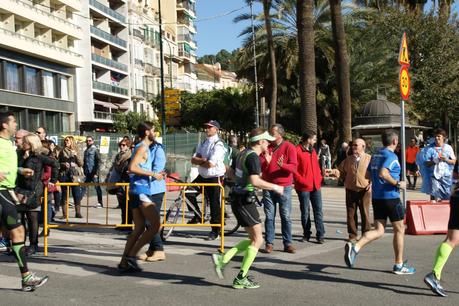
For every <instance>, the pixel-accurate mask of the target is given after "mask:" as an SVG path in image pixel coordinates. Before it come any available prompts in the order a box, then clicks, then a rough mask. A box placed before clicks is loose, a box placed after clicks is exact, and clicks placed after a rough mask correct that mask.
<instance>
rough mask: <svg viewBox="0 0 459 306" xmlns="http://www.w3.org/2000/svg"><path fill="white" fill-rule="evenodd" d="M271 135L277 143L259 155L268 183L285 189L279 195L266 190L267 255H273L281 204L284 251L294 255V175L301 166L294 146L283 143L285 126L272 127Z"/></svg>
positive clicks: (264, 201)
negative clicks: (277, 216) (276, 224)
mask: <svg viewBox="0 0 459 306" xmlns="http://www.w3.org/2000/svg"><path fill="white" fill-rule="evenodd" d="M269 133H270V134H271V136H273V137H274V138H275V139H276V140H274V141H273V142H272V143H271V145H270V146H269V148H268V152H265V153H262V154H261V155H260V162H261V170H262V173H263V175H262V178H263V179H264V180H265V181H268V182H269V183H272V184H277V185H280V186H283V187H284V193H283V194H282V195H279V194H276V193H275V192H273V191H270V190H263V207H264V211H265V216H266V219H265V240H266V247H265V250H264V252H265V253H271V252H272V251H273V244H274V236H275V232H276V230H275V227H274V223H275V222H274V219H275V217H276V208H277V207H276V206H277V204H279V213H280V216H281V227H282V240H283V242H284V251H285V252H288V253H295V248H294V247H293V245H292V219H291V218H290V214H291V212H292V184H293V173H294V172H295V171H296V166H297V164H298V162H297V159H296V150H295V146H294V145H293V144H291V143H290V142H288V141H286V140H284V138H283V136H284V134H285V131H284V128H283V127H282V125H280V124H274V125H272V126H271V128H270V132H269Z"/></svg>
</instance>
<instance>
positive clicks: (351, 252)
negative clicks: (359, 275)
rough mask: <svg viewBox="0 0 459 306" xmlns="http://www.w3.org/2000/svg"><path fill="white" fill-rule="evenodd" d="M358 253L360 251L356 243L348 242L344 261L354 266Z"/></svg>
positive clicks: (351, 266)
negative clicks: (356, 248) (356, 247)
mask: <svg viewBox="0 0 459 306" xmlns="http://www.w3.org/2000/svg"><path fill="white" fill-rule="evenodd" d="M358 254H359V253H358V252H357V251H356V250H355V243H352V242H348V243H346V246H345V247H344V261H345V262H346V265H347V266H348V267H349V268H353V267H354V265H355V260H356V259H357V255H358Z"/></svg>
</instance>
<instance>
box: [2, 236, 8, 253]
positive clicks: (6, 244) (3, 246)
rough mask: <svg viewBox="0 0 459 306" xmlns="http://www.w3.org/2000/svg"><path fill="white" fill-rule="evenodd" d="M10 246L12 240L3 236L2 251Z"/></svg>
mask: <svg viewBox="0 0 459 306" xmlns="http://www.w3.org/2000/svg"><path fill="white" fill-rule="evenodd" d="M9 247H10V240H9V239H6V238H3V237H1V238H0V252H5V251H7V250H8V248H9Z"/></svg>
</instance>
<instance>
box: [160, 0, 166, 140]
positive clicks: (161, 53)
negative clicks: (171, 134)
mask: <svg viewBox="0 0 459 306" xmlns="http://www.w3.org/2000/svg"><path fill="white" fill-rule="evenodd" d="M158 14H159V57H160V58H161V65H160V67H161V118H162V131H161V133H162V136H163V139H164V140H165V139H166V138H165V137H166V105H165V104H166V103H165V96H164V53H163V21H162V17H161V0H158Z"/></svg>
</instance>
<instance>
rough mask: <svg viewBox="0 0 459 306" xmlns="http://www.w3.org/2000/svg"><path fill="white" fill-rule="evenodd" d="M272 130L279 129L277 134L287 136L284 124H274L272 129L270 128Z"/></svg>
mask: <svg viewBox="0 0 459 306" xmlns="http://www.w3.org/2000/svg"><path fill="white" fill-rule="evenodd" d="M272 128H277V132H278V133H279V134H281V136H284V135H285V129H284V127H283V126H282V124H280V123H274V124H273V125H271V128H270V129H272Z"/></svg>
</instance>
